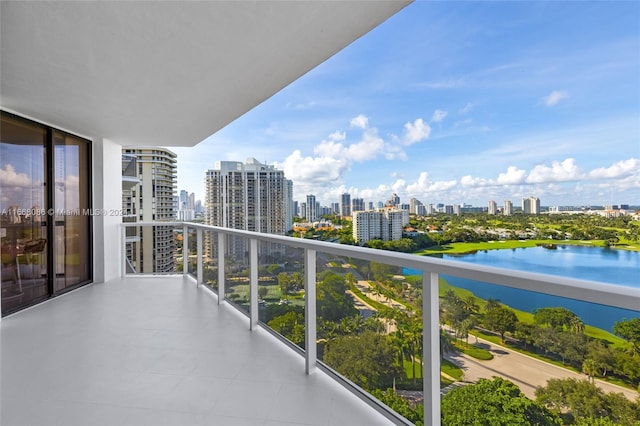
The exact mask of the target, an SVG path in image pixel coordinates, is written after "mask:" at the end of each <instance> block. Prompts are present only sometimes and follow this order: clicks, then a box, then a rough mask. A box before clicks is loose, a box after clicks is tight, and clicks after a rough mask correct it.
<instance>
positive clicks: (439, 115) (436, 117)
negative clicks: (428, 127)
mask: <svg viewBox="0 0 640 426" xmlns="http://www.w3.org/2000/svg"><path fill="white" fill-rule="evenodd" d="M447 114H448V112H447V111H443V110H441V109H437V110H435V111H434V112H433V116H432V117H431V122H433V123H440V122H441V121H442V120H444V118H445V117H446V116H447Z"/></svg>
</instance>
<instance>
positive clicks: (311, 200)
mask: <svg viewBox="0 0 640 426" xmlns="http://www.w3.org/2000/svg"><path fill="white" fill-rule="evenodd" d="M306 206H307V208H306V211H305V213H304V217H305V218H306V219H307V222H309V223H313V222H315V221H316V220H318V203H317V202H316V196H315V195H313V194H309V195H307V204H306Z"/></svg>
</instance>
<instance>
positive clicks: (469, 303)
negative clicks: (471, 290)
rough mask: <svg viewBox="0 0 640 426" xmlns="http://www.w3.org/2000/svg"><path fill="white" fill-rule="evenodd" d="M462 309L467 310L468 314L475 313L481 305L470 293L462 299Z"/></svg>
mask: <svg viewBox="0 0 640 426" xmlns="http://www.w3.org/2000/svg"><path fill="white" fill-rule="evenodd" d="M461 303H462V309H464V310H465V312H467V313H468V314H470V315H471V314H475V313H477V312H478V309H479V306H478V304H477V303H476V298H475V297H473V296H471V295H469V296H467V297H465V298H464V299H462V300H461Z"/></svg>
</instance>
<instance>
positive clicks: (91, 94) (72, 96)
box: [0, 1, 409, 146]
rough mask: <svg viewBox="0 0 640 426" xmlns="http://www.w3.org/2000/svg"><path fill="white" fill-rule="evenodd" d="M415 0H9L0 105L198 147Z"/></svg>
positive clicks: (93, 129)
mask: <svg viewBox="0 0 640 426" xmlns="http://www.w3.org/2000/svg"><path fill="white" fill-rule="evenodd" d="M407 3H409V1H373V2H270V1H258V2H214V1H198V2H153V3H150V2H62V1H55V2H54V1H52V2H7V1H3V2H1V3H0V4H1V11H0V12H1V27H0V28H1V29H0V31H1V33H0V48H1V49H0V52H1V57H0V82H1V85H0V105H1V106H2V107H3V108H5V109H7V110H10V111H14V112H16V113H18V114H22V115H26V116H29V117H32V118H34V119H36V120H39V121H43V122H46V123H48V124H50V125H53V126H56V127H60V128H63V129H66V130H68V131H71V132H74V133H77V134H80V135H83V136H86V137H91V138H93V137H103V138H106V139H109V140H112V141H114V142H117V143H120V144H122V145H139V146H141V145H146V146H193V145H195V144H197V143H199V142H200V141H202V140H203V139H205V138H206V137H208V136H210V135H211V134H213V133H215V132H216V131H217V130H219V129H221V128H222V127H224V126H225V125H227V124H228V123H230V122H231V121H233V120H234V119H236V118H237V117H239V116H240V115H242V114H244V113H245V112H247V111H249V110H250V109H251V108H253V107H254V106H256V105H258V104H260V103H261V102H263V101H264V100H266V99H268V98H269V97H270V96H272V95H273V94H274V93H276V92H278V91H279V90H280V89H282V88H283V87H285V86H286V85H288V84H289V83H291V82H292V81H294V80H296V79H297V78H298V77H300V76H301V75H303V74H305V73H306V72H307V71H309V70H311V69H312V68H314V67H315V66H317V65H318V64H320V63H321V62H323V61H325V60H326V59H327V58H329V57H331V56H332V55H333V54H335V53H336V52H338V51H339V50H341V49H342V48H344V47H345V46H347V45H348V44H349V43H351V42H352V41H354V40H356V39H357V38H359V37H360V36H362V35H363V34H365V33H367V32H368V31H369V30H371V29H372V28H374V27H376V26H377V25H378V24H380V23H381V22H383V21H384V20H385V19H387V18H388V17H390V16H391V15H393V14H394V13H396V12H397V11H399V10H400V9H402V8H403V7H404V6H406V4H407Z"/></svg>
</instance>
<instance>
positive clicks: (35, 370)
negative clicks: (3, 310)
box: [0, 223, 640, 425]
mask: <svg viewBox="0 0 640 426" xmlns="http://www.w3.org/2000/svg"><path fill="white" fill-rule="evenodd" d="M155 226H162V227H167V226H172V227H173V228H174V230H175V234H176V235H181V236H182V239H179V241H181V244H182V249H181V250H180V251H178V250H176V253H174V254H175V256H176V257H175V259H176V265H179V266H178V269H180V270H181V271H182V273H177V271H176V273H174V274H170V275H162V274H154V275H145V274H132V272H133V271H134V270H133V268H132V267H131V265H130V263H129V262H127V261H126V259H124V257H125V255H126V250H125V247H126V246H125V244H124V243H123V244H122V247H121V250H120V252H121V256H122V257H123V259H122V264H123V265H124V266H123V271H122V276H121V277H119V278H116V279H113V280H109V281H108V282H106V283H94V284H91V285H89V286H85V287H82V288H80V289H78V290H76V291H73V292H71V293H69V294H66V295H64V296H62V297H58V298H56V299H53V300H51V301H49V302H47V303H44V304H40V305H37V306H35V307H33V308H31V309H28V310H25V311H22V312H19V313H16V314H14V315H10V316H8V317H5V318H4V319H3V320H2V322H0V327H1V332H2V335H1V336H2V372H3V377H2V424H105V423H107V424H143V423H144V424H182V425H189V424H287V423H292V424H324V425H326V424H335V425H342V424H345V425H346V424H349V425H356V424H363V425H364V424H366V425H371V424H392V423H395V424H407V423H410V422H409V421H408V420H406V419H404V418H403V417H402V416H400V415H399V414H397V413H395V412H394V411H392V410H391V409H390V408H388V407H387V406H386V405H384V404H382V403H381V402H380V401H378V400H377V399H376V398H374V397H373V396H371V395H370V394H369V393H368V392H367V391H365V390H364V389H362V388H361V387H359V386H358V385H357V384H355V383H354V382H352V381H350V380H349V379H348V378H347V376H348V372H344V371H340V370H339V368H338V369H334V368H332V367H330V366H329V365H328V364H326V363H324V362H323V361H322V353H323V351H326V347H325V344H326V336H323V337H322V338H321V337H320V335H321V334H322V333H323V331H321V330H320V328H321V327H322V326H321V324H322V322H321V321H318V320H319V318H320V315H321V313H320V311H319V309H318V307H319V306H321V303H320V302H319V301H318V299H317V294H318V288H319V287H320V285H321V284H320V281H319V280H318V282H316V280H317V277H320V276H322V274H323V273H324V272H325V271H330V270H333V271H336V270H337V271H338V274H339V275H344V274H345V273H347V272H350V273H353V274H356V275H357V274H358V272H357V270H360V271H362V270H364V269H362V265H364V264H365V263H368V262H375V263H377V264H384V265H388V266H391V267H395V268H411V269H414V270H415V269H417V270H420V271H423V274H422V279H421V281H422V287H423V288H424V289H426V290H425V291H423V293H422V305H421V307H422V310H421V311H422V313H423V315H422V317H421V318H420V319H419V323H420V324H421V326H422V330H423V332H422V337H421V343H422V347H423V348H424V349H423V352H422V353H421V354H420V357H419V358H420V359H422V360H423V361H424V367H423V376H422V379H421V381H422V388H423V391H422V392H419V393H420V396H422V397H423V400H424V401H426V403H425V404H424V412H423V415H424V418H425V419H427V421H426V422H425V424H434V425H435V424H439V423H440V394H441V389H440V377H441V376H440V332H441V326H442V324H440V322H439V310H440V309H439V308H440V302H439V299H440V298H439V296H438V283H439V278H440V276H441V275H444V276H456V277H463V278H468V279H474V280H479V281H482V282H487V283H493V284H498V285H501V286H506V287H510V288H516V289H524V290H528V291H531V292H532V293H531V294H532V295H533V296H532V297H535V295H536V294H545V295H553V296H560V297H563V298H570V299H574V300H578V301H582V302H589V303H595V304H597V305H594V307H595V308H594V311H593V312H594V313H593V315H597V306H599V305H600V306H602V305H604V306H608V307H614V308H621V309H627V310H629V309H630V310H636V313H637V307H638V306H640V290H638V289H634V288H628V287H620V286H614V285H608V284H601V283H593V282H585V281H578V280H573V279H568V278H560V277H553V276H545V275H539V274H530V273H525V272H517V271H511V270H502V269H497V268H489V267H482V266H477V265H470V264H465V263H460V262H453V261H445V260H440V259H433V258H424V257H420V256H415V255H406V254H400V253H394V252H386V251H381V250H372V249H366V248H360V247H354V246H345V245H339V244H331V243H325V242H317V241H311V240H303V239H295V238H288V237H282V236H275V235H268V234H259V233H252V232H246V231H237V230H230V229H224V228H215V227H208V226H204V225H198V224H193V223H155V224H154V223H136V224H122V233H121V236H122V240H123V241H126V236H127V233H128V231H127V230H128V229H132V227H155ZM205 241H206V242H211V244H212V247H211V249H213V250H212V251H211V252H212V253H215V258H211V259H208V258H206V257H205V252H209V250H203V248H205V247H204V245H205ZM232 242H233V243H237V244H243V245H244V246H246V247H247V248H248V250H247V251H246V252H245V255H246V256H245V257H244V258H243V257H242V255H240V257H237V252H236V251H233V253H234V254H235V255H236V257H233V258H232V256H231V255H230V254H228V253H229V252H228V250H226V249H224V247H229V244H230V243H232ZM221 247H222V248H223V249H220V248H221ZM145 256H146V255H145ZM269 264H280V265H286V267H285V272H286V273H287V274H289V275H291V273H292V272H293V271H295V272H298V273H301V274H302V275H303V276H304V292H303V293H301V294H303V295H304V296H303V297H298V298H293V296H291V298H290V299H291V300H289V301H286V302H285V303H287V304H288V303H291V304H298V305H299V306H300V307H301V308H303V311H304V320H303V324H302V328H303V334H304V336H303V338H302V341H303V342H302V343H301V342H300V341H297V342H296V343H294V342H292V341H289V340H287V339H285V338H284V337H283V336H281V335H280V334H278V333H277V332H276V331H274V330H272V329H271V328H270V327H269V326H268V325H267V324H265V323H264V322H263V321H264V320H265V312H266V311H267V309H266V307H267V306H268V305H269V304H273V305H281V304H282V302H273V301H271V302H269V301H268V300H269V299H273V298H272V297H269V295H268V293H269V292H271V291H274V289H275V288H276V287H278V286H277V285H274V283H273V282H269V280H270V279H269V278H268V277H264V276H261V275H260V274H261V273H264V272H260V271H264V269H265V266H266V265H269ZM349 264H352V265H360V266H359V267H358V268H356V267H355V266H354V267H351V266H348V265H349ZM219 265H222V266H221V267H219ZM318 274H320V275H318ZM362 281H366V280H365V279H364V278H363V277H358V281H357V286H358V287H359V288H360V289H361V291H362V292H363V293H364V294H367V295H368V296H367V297H368V298H370V299H377V300H379V301H380V302H379V303H383V304H384V303H387V302H392V300H391V299H388V300H387V301H386V302H385V300H384V297H383V296H381V295H378V296H376V295H375V294H373V293H372V292H369V291H368V290H367V289H366V288H364V287H362V286H364V283H363V282H362ZM265 287H266V288H268V290H267V291H266V292H265V291H263V290H262V288H265ZM533 292H535V293H533ZM263 298H264V299H267V302H265V301H264V300H263ZM566 300H568V299H566ZM312 302H315V303H312ZM356 305H357V306H358V307H359V309H360V312H361V314H364V313H365V312H367V309H369V311H370V310H371V309H372V307H371V306H369V307H368V308H365V307H364V306H361V305H362V299H360V298H356ZM389 306H390V307H393V308H394V309H396V310H399V311H404V312H410V311H411V308H410V307H408V306H405V307H403V306H401V305H400V304H397V303H395V302H393V303H390V304H389ZM320 309H322V308H320ZM413 312H415V313H417V312H420V311H419V310H415V311H413ZM370 313H371V312H369V314H370ZM621 319H622V318H621ZM583 320H585V322H587V323H588V322H589V318H583ZM382 321H383V322H384V326H385V327H386V328H387V329H386V331H384V330H382V331H381V333H382V334H387V333H392V332H393V330H392V328H393V323H392V322H391V321H387V320H384V319H382ZM43 324H46V325H47V326H43ZM307 342H311V343H307ZM43 354H46V362H44V361H43V360H42V356H43ZM496 354H498V356H499V351H498V352H496ZM515 356H516V355H515V354H514V355H513V357H514V358H515ZM491 368H493V369H494V370H495V374H497V375H502V376H506V377H508V378H509V379H510V380H512V381H514V383H516V384H518V385H519V386H520V387H521V389H522V390H523V392H524V393H525V394H527V395H528V396H532V390H533V389H534V388H535V386H536V385H537V384H538V383H537V382H535V380H533V379H531V374H530V373H527V371H526V369H527V368H528V367H523V366H522V365H519V366H518V368H517V369H516V370H513V369H512V366H511V365H510V364H509V363H508V362H507V361H506V360H505V361H499V362H498V363H497V364H494V365H493V367H491ZM554 368H555V367H554ZM554 368H551V367H550V370H547V369H546V368H544V369H540V370H539V371H536V373H535V375H540V376H541V377H544V378H548V377H555V376H558V377H560V376H561V377H573V376H577V377H579V374H577V373H572V372H570V371H569V370H563V369H561V368H557V369H554ZM469 380H472V379H469ZM599 386H601V387H603V388H605V389H606V390H607V391H611V390H614V391H618V392H624V393H625V395H627V396H628V397H629V398H631V399H632V398H633V397H634V396H637V392H634V391H632V390H630V389H626V390H625V389H623V388H616V387H615V386H613V385H609V384H605V383H601V384H600V383H599Z"/></svg>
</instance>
